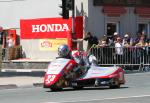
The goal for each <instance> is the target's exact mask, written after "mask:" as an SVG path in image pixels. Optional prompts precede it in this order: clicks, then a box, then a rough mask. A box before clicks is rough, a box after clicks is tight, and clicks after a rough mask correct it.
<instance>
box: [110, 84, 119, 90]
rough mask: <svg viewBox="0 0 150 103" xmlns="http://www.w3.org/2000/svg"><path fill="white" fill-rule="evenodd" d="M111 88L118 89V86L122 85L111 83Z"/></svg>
mask: <svg viewBox="0 0 150 103" xmlns="http://www.w3.org/2000/svg"><path fill="white" fill-rule="evenodd" d="M109 88H110V89H117V88H120V85H110V86H109Z"/></svg>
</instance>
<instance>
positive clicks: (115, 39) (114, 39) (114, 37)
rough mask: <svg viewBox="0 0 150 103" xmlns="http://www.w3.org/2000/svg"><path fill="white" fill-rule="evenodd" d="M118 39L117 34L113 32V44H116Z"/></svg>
mask: <svg viewBox="0 0 150 103" xmlns="http://www.w3.org/2000/svg"><path fill="white" fill-rule="evenodd" d="M118 37H119V34H118V32H114V35H113V42H114V43H116V42H117V38H118Z"/></svg>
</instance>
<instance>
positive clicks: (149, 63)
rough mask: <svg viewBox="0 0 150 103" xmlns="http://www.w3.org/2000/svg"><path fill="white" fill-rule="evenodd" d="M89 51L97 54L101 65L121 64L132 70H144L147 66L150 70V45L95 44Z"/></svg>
mask: <svg viewBox="0 0 150 103" xmlns="http://www.w3.org/2000/svg"><path fill="white" fill-rule="evenodd" d="M117 51H119V52H120V53H118V52H117ZM89 53H90V54H93V55H94V56H96V58H97V61H98V64H99V65H103V66H111V65H119V66H122V67H125V68H128V69H129V68H130V69H132V70H142V71H143V70H145V69H146V68H147V69H148V70H150V47H123V48H115V47H98V46H93V47H92V48H91V49H90V50H89Z"/></svg>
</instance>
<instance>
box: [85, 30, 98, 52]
mask: <svg viewBox="0 0 150 103" xmlns="http://www.w3.org/2000/svg"><path fill="white" fill-rule="evenodd" d="M83 40H85V41H88V46H87V51H88V50H89V49H90V48H91V47H92V46H93V44H95V45H98V38H97V37H96V36H94V35H92V34H91V32H88V33H87V35H86V36H85V38H83Z"/></svg>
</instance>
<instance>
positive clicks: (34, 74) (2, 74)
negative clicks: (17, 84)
mask: <svg viewBox="0 0 150 103" xmlns="http://www.w3.org/2000/svg"><path fill="white" fill-rule="evenodd" d="M44 75H45V72H0V77H16V76H17V77H18V76H32V77H44Z"/></svg>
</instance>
